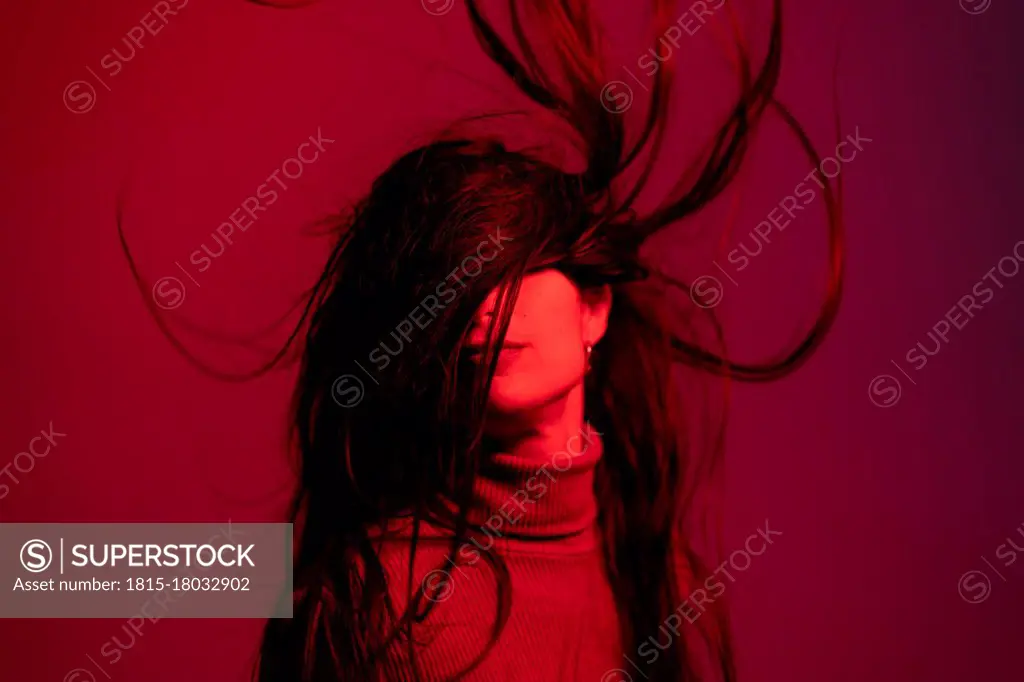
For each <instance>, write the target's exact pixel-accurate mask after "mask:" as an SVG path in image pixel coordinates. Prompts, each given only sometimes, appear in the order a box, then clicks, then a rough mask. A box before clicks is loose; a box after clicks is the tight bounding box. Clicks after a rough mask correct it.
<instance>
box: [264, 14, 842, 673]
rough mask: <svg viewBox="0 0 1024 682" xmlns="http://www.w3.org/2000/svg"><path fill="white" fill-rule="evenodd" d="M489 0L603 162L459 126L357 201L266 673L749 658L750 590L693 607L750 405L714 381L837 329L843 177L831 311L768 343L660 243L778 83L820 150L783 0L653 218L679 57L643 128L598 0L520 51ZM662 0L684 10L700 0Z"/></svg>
mask: <svg viewBox="0 0 1024 682" xmlns="http://www.w3.org/2000/svg"><path fill="white" fill-rule="evenodd" d="M466 4H467V8H468V10H469V14H470V17H471V20H472V23H473V26H474V29H475V31H476V33H477V36H478V39H479V41H480V44H481V46H482V47H483V48H484V50H485V52H486V53H487V55H488V56H489V57H490V58H491V59H493V60H494V61H495V62H496V63H497V64H498V65H500V66H501V67H502V68H503V69H504V71H505V72H506V73H507V74H508V75H509V76H510V77H511V78H513V80H514V81H515V83H516V84H517V85H518V87H519V88H520V89H521V90H522V91H523V92H524V93H525V94H526V95H528V96H529V97H530V98H531V99H532V100H534V101H535V102H536V103H538V104H540V105H542V106H544V107H546V108H548V109H549V110H551V111H552V112H554V113H556V114H557V115H558V116H560V117H561V118H562V119H563V120H564V121H565V122H566V123H567V124H569V126H571V128H572V129H573V131H574V134H575V137H576V143H577V145H578V148H579V149H580V151H581V155H582V156H583V157H584V160H585V165H584V168H583V170H582V171H580V172H568V171H566V170H563V169H561V168H559V167H556V166H555V165H553V164H551V163H548V162H545V161H542V160H540V158H538V155H536V154H532V153H527V152H523V151H514V150H511V149H508V148H507V147H506V146H504V145H502V144H501V143H499V142H497V141H495V140H490V139H482V138H467V139H445V140H440V141H438V142H436V143H434V144H430V145H428V146H425V147H423V148H420V149H416V150H414V151H412V152H409V153H407V154H406V155H404V156H403V157H402V158H400V159H399V160H397V161H396V162H395V163H394V164H393V165H392V166H391V167H390V168H388V169H387V170H386V171H385V172H384V173H383V174H382V175H381V176H380V177H379V178H378V179H377V180H376V182H375V183H374V184H373V187H372V189H371V190H370V192H369V194H368V195H367V196H366V197H365V199H364V200H363V201H362V202H361V203H360V204H359V205H358V206H357V207H356V210H355V211H354V212H353V214H352V215H351V216H350V217H348V218H347V219H346V220H345V221H343V222H342V221H339V223H338V225H337V227H338V231H339V237H338V241H337V243H336V245H335V247H334V249H333V251H332V253H331V255H330V257H329V259H328V262H327V264H326V267H325V268H324V271H323V273H322V276H321V278H320V280H319V282H318V284H317V286H316V287H315V288H314V290H313V292H312V296H311V298H310V301H309V304H308V307H307V308H306V315H305V316H304V321H303V322H304V324H303V325H302V327H301V328H302V329H304V330H305V341H304V346H303V348H302V362H301V369H300V373H299V377H298V387H297V390H296V394H295V429H296V440H297V449H298V452H299V454H300V457H301V473H300V479H299V484H298V493H297V496H296V500H295V505H294V517H295V521H296V531H297V534H298V537H299V542H298V549H297V554H296V558H295V571H294V576H295V596H294V617H293V618H292V619H291V620H272V621H270V622H269V623H268V625H267V628H266V632H265V635H264V640H263V645H262V649H261V656H260V661H259V665H258V670H257V672H256V677H257V679H258V680H259V682H284V681H286V680H287V681H289V682H291V681H300V680H301V681H303V682H313V681H316V682H320V681H326V680H359V681H362V680H423V681H424V682H430V681H435V680H455V679H463V680H477V681H480V682H485V681H497V680H592V681H593V682H598V681H599V680H604V681H608V682H613V681H617V680H630V679H635V680H661V681H666V682H667V681H672V682H675V681H678V680H697V679H700V680H716V679H724V680H731V679H734V669H733V660H732V652H731V647H730V639H729V629H728V622H727V618H726V614H725V610H724V600H723V599H720V598H719V599H715V600H714V601H713V602H712V603H710V604H707V605H706V606H705V607H704V610H702V611H701V613H700V614H698V617H695V618H692V620H691V618H690V617H687V618H685V619H682V618H680V617H679V616H678V615H675V614H676V613H677V611H678V609H679V606H680V604H681V603H683V602H684V600H685V599H686V597H687V596H688V595H689V594H690V593H691V592H692V591H693V590H694V589H696V588H697V587H698V586H700V585H702V584H703V583H704V582H705V581H706V580H707V579H708V577H709V575H710V571H711V569H712V568H713V567H714V565H715V554H714V548H715V544H716V541H717V540H716V538H717V534H716V533H714V532H713V531H714V528H715V527H716V524H714V523H712V519H713V518H714V517H713V516H712V515H711V512H713V511H714V503H715V502H716V500H717V494H716V480H717V477H716V476H715V474H716V472H717V471H718V467H717V466H716V464H717V461H718V455H719V454H720V451H721V435H722V428H721V427H722V424H721V423H719V422H718V421H716V419H715V417H716V414H715V412H714V410H713V407H714V404H715V403H714V401H713V400H712V396H713V393H712V391H713V389H714V386H711V385H709V384H708V382H707V381H704V379H706V378H707V377H709V376H715V375H717V376H723V375H725V376H730V377H737V378H742V379H748V380H764V379H770V378H775V377H778V376H781V375H783V374H785V373H787V372H788V371H790V370H792V369H793V368H795V367H796V366H797V365H798V363H799V362H800V361H802V360H803V359H805V358H806V357H807V355H808V353H809V352H810V351H811V350H812V349H813V348H814V347H815V346H816V345H817V344H818V342H819V341H820V339H821V337H822V335H823V334H824V332H825V330H826V329H827V327H828V326H829V324H830V323H831V321H832V318H833V317H834V314H835V310H836V301H837V298H838V289H839V286H838V285H839V280H840V269H841V259H840V258H839V253H840V251H839V220H838V205H837V202H836V201H835V199H834V197H833V194H832V190H831V188H826V191H825V200H826V205H827V208H828V212H829V221H830V229H831V240H832V247H833V259H832V265H833V272H832V273H831V276H830V283H829V290H828V292H827V296H826V300H825V303H824V305H823V307H822V311H821V315H820V317H819V320H818V322H817V324H816V325H815V326H814V328H813V329H812V330H811V331H810V332H809V333H808V334H807V335H806V337H805V339H804V340H803V342H802V343H801V344H800V345H799V346H798V347H797V348H796V349H795V350H793V351H792V352H790V353H787V354H783V356H782V357H781V359H779V360H777V361H773V362H769V363H766V364H764V365H757V366H751V365H738V364H736V363H733V362H731V361H729V360H728V359H726V358H725V356H724V353H723V351H722V349H721V343H720V339H721V334H720V330H719V329H718V327H717V325H716V324H715V321H714V318H713V317H712V316H711V315H710V312H709V311H708V310H707V309H705V308H703V307H701V306H700V305H699V303H700V301H699V300H698V301H691V300H690V299H689V298H687V297H686V296H685V294H687V293H688V292H689V290H688V288H687V286H686V285H685V284H684V283H682V282H681V281H678V280H676V279H674V278H671V277H669V276H668V275H666V274H664V273H662V272H661V271H660V270H659V268H658V267H657V266H656V264H655V263H654V262H653V261H652V260H651V259H649V258H648V257H646V256H644V255H641V253H640V250H641V246H642V245H643V244H644V242H645V241H646V240H647V239H648V238H649V237H651V236H652V235H654V234H655V233H657V232H659V231H660V230H662V229H664V228H665V227H666V226H668V225H671V224H674V223H678V222H679V221H680V220H682V219H684V218H687V217H690V216H692V215H694V214H695V213H697V212H698V211H699V210H700V209H701V208H703V207H704V206H706V205H707V204H708V203H709V202H710V201H711V200H713V199H714V198H715V197H717V196H719V195H720V193H721V192H722V191H723V190H724V189H725V188H726V187H727V186H728V185H729V183H730V182H731V180H732V179H733V177H734V176H735V174H736V172H737V169H738V168H739V165H740V162H741V161H742V158H743V154H744V151H745V149H746V144H747V140H748V136H749V134H750V131H751V129H752V128H753V127H754V126H755V124H756V123H757V121H758V120H759V119H760V117H761V116H762V114H763V113H764V111H765V110H766V108H768V107H773V108H774V109H775V110H776V111H777V112H779V113H780V114H781V115H782V118H783V119H784V120H785V121H786V122H787V123H788V124H789V125H790V127H791V128H792V129H793V130H794V131H795V132H796V134H797V136H798V138H799V139H800V141H801V143H802V145H803V147H804V149H805V151H806V152H807V154H808V156H809V158H810V159H812V160H814V161H817V156H816V154H815V152H814V150H813V147H812V146H811V145H810V143H809V142H808V141H807V138H806V137H805V136H804V135H803V133H802V131H801V130H800V128H799V126H798V125H797V124H796V123H795V122H794V121H793V120H792V118H791V117H789V115H788V113H787V112H786V111H785V109H783V108H782V107H781V105H779V104H778V103H777V102H776V101H775V100H774V98H773V95H772V93H773V91H774V88H775V84H776V81H777V77H778V70H779V62H780V49H781V46H780V43H779V40H780V35H781V10H780V6H779V5H780V1H779V0H775V2H774V4H773V8H774V12H773V21H772V30H771V41H770V43H769V48H768V51H767V54H766V57H765V59H764V62H763V64H762V65H761V66H760V68H759V69H757V71H756V72H755V73H752V72H751V67H750V59H749V58H748V57H747V55H746V54H745V52H744V51H743V50H742V49H741V47H740V46H741V45H742V41H740V40H739V38H738V37H737V40H736V43H737V55H736V57H737V59H736V63H737V64H738V66H739V68H738V72H739V75H740V95H739V97H738V99H737V102H736V104H735V107H734V108H733V110H732V113H731V115H730V116H729V117H728V120H727V121H726V122H725V123H724V124H723V125H722V127H721V128H720V129H719V131H718V134H717V135H716V136H715V137H714V138H713V139H712V140H710V141H709V144H708V146H707V147H706V148H705V150H704V152H705V153H704V154H703V156H702V157H701V159H700V163H699V164H698V165H697V166H696V167H695V168H693V169H688V170H687V172H685V173H683V174H682V177H683V178H684V180H681V181H680V183H679V185H677V187H676V188H675V190H674V192H673V193H672V195H671V196H670V198H669V199H668V200H667V201H665V202H664V203H663V205H662V206H661V207H660V208H658V209H657V210H654V211H652V212H650V213H649V214H648V215H646V216H639V215H637V214H636V213H635V212H634V210H633V209H632V205H633V202H634V199H635V198H636V196H637V194H638V193H639V192H640V189H641V188H642V187H643V186H644V184H645V181H646V179H647V177H648V174H649V173H650V171H651V166H652V165H653V160H654V157H655V156H656V154H652V153H651V150H652V149H653V150H657V149H658V148H659V146H660V144H661V139H662V134H663V131H664V122H665V119H666V112H667V107H668V91H669V83H670V80H671V76H672V68H671V62H666V63H665V64H663V65H662V68H661V69H660V70H659V71H658V72H657V74H656V77H655V81H654V83H653V84H652V87H651V90H652V92H651V104H650V109H649V113H648V115H647V116H646V118H645V122H644V124H643V126H642V129H641V130H640V132H639V134H638V135H637V136H636V138H635V142H634V143H633V144H632V145H629V146H628V147H627V144H626V134H625V129H624V118H623V117H622V116H619V115H617V114H614V113H612V112H611V111H610V110H609V109H610V107H609V108H606V107H605V105H606V104H608V101H607V98H606V94H607V93H606V92H605V91H604V88H603V86H604V84H605V83H606V82H607V78H605V76H604V73H603V67H602V59H601V54H600V52H599V50H598V47H597V46H598V44H599V41H598V40H597V39H596V38H595V35H596V34H595V30H596V29H595V26H594V24H593V23H592V20H591V17H590V16H589V11H588V3H587V2H585V1H584V0H579V1H571V2H570V1H568V0H566V1H565V2H539V1H538V2H531V3H527V4H528V5H529V6H528V7H527V8H526V9H528V10H529V11H528V12H522V11H521V10H520V8H518V7H517V6H516V4H515V3H514V2H512V3H510V7H511V10H512V15H511V16H512V20H513V22H512V25H513V29H514V33H515V35H516V44H517V47H518V52H519V53H520V54H521V56H519V57H517V56H515V55H514V53H513V51H512V49H510V47H509V45H508V44H507V43H506V42H505V41H504V40H503V39H501V38H500V37H499V35H498V32H497V31H496V30H495V29H494V28H493V27H492V25H491V24H490V23H489V21H488V20H487V19H485V18H484V17H483V16H482V15H481V13H480V11H479V9H478V7H477V3H476V2H475V0H467V3H466ZM654 10H655V12H654V16H655V27H654V29H655V32H656V33H655V34H656V35H663V34H664V33H665V28H666V27H667V26H668V25H669V24H671V22H672V20H673V19H674V15H676V14H677V13H678V12H677V11H676V10H675V9H674V3H669V2H664V1H661V0H659V1H656V2H655V3H654ZM725 11H728V10H725ZM528 19H529V20H532V21H531V29H530V30H531V31H533V32H532V33H529V32H528V31H527V30H526V29H525V28H524V27H525V25H526V22H527V20H528ZM734 25H736V24H735V23H734ZM528 33H529V34H530V35H533V36H534V38H535V41H534V43H531V42H530V41H529V40H528V39H527V35H528ZM534 45H543V46H544V49H545V51H546V54H547V55H548V56H549V57H551V58H552V59H551V61H550V62H549V66H547V67H545V66H543V65H542V63H541V62H542V60H541V59H540V57H539V56H538V54H537V52H536V50H535V48H534ZM556 84H559V85H556ZM642 157H645V158H646V163H644V164H640V163H639V161H638V159H640V158H642ZM626 169H630V173H631V174H633V175H632V177H633V178H634V182H633V183H632V185H631V186H628V187H623V186H622V181H621V179H620V176H621V174H622V172H623V171H624V170H626ZM613 182H614V186H613ZM680 291H681V292H682V293H683V294H684V295H683V296H679V295H676V294H678V292H680ZM695 303H697V304H698V305H695ZM305 323H308V324H305ZM709 529H710V531H709Z"/></svg>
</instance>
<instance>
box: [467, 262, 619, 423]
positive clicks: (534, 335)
mask: <svg viewBox="0 0 1024 682" xmlns="http://www.w3.org/2000/svg"><path fill="white" fill-rule="evenodd" d="M497 299H498V291H497V290H494V291H492V292H491V293H490V295H488V297H487V300H486V301H484V304H483V305H482V306H481V307H480V309H479V310H478V311H477V313H476V315H475V316H474V319H473V327H472V329H470V333H469V337H468V340H467V349H468V350H470V352H471V357H473V358H474V361H476V362H480V360H481V358H480V356H479V354H478V353H472V350H473V349H477V348H480V347H481V346H482V345H483V343H484V339H485V337H486V334H487V328H488V326H489V324H490V322H491V318H492V316H493V315H494V314H495V312H496V311H495V306H496V305H497ZM610 305H611V292H610V290H609V288H608V287H607V286H605V287H601V288H598V289H594V290H587V291H586V292H581V291H580V289H579V288H577V286H576V285H575V284H574V283H573V282H572V280H570V279H569V278H568V277H566V276H565V275H564V274H562V273H561V272H559V271H558V270H552V269H547V270H540V271H538V272H535V273H532V274H528V275H526V276H525V277H524V278H523V283H522V287H521V288H520V290H519V297H518V299H517V300H516V305H515V308H514V310H513V312H512V319H511V321H510V322H509V327H508V332H507V333H506V334H505V343H504V344H503V346H502V350H501V352H500V354H499V356H498V365H497V370H496V372H495V375H494V380H493V381H492V383H491V391H490V395H489V396H488V407H489V409H491V410H493V411H495V412H497V413H502V414H510V415H511V414H514V413H516V412H521V411H527V410H532V409H535V408H538V407H542V406H544V405H547V404H550V403H552V402H554V401H556V400H558V399H559V398H562V397H564V396H565V395H567V394H568V393H569V391H570V390H572V389H573V388H574V387H576V386H578V385H580V384H581V382H582V381H583V375H584V373H585V370H586V362H587V353H586V346H587V344H590V345H593V344H596V343H597V341H598V340H599V339H600V338H601V336H602V335H603V334H604V332H605V329H606V328H607V324H608V312H609V309H610Z"/></svg>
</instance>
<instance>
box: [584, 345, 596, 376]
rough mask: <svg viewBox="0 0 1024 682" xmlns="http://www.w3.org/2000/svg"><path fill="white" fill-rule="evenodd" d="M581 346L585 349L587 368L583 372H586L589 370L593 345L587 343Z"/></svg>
mask: <svg viewBox="0 0 1024 682" xmlns="http://www.w3.org/2000/svg"><path fill="white" fill-rule="evenodd" d="M583 348H584V350H586V351H587V369H586V370H585V372H584V373H586V372H589V371H590V354H591V353H593V352H594V346H593V344H589V343H588V344H586V345H585V346H584V347H583Z"/></svg>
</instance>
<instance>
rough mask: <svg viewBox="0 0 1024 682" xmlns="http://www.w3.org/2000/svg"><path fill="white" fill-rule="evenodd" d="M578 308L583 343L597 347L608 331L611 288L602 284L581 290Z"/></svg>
mask: <svg viewBox="0 0 1024 682" xmlns="http://www.w3.org/2000/svg"><path fill="white" fill-rule="evenodd" d="M580 307H581V310H580V313H581V314H580V320H581V326H582V329H580V332H581V336H582V337H583V342H584V343H589V344H590V345H597V342H598V341H600V340H601V337H603V336H604V333H605V331H607V329H608V314H609V313H610V312H611V310H612V289H611V287H610V286H608V285H607V284H602V285H601V286H597V287H587V288H586V289H583V290H581V291H580Z"/></svg>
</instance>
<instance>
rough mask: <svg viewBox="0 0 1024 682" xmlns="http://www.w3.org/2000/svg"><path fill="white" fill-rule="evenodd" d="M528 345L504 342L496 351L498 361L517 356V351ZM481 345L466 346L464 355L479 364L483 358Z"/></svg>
mask: <svg viewBox="0 0 1024 682" xmlns="http://www.w3.org/2000/svg"><path fill="white" fill-rule="evenodd" d="M528 345H529V344H527V343H519V342H515V341H506V342H505V343H504V344H502V346H501V349H500V350H499V351H498V357H499V359H508V358H511V357H513V356H515V355H518V354H519V351H521V350H522V349H524V348H526V347H527V346H528ZM483 351H484V349H483V344H472V343H471V344H468V345H467V346H466V354H467V357H469V359H470V360H473V361H475V362H479V361H480V360H481V358H483V354H484V353H483Z"/></svg>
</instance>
